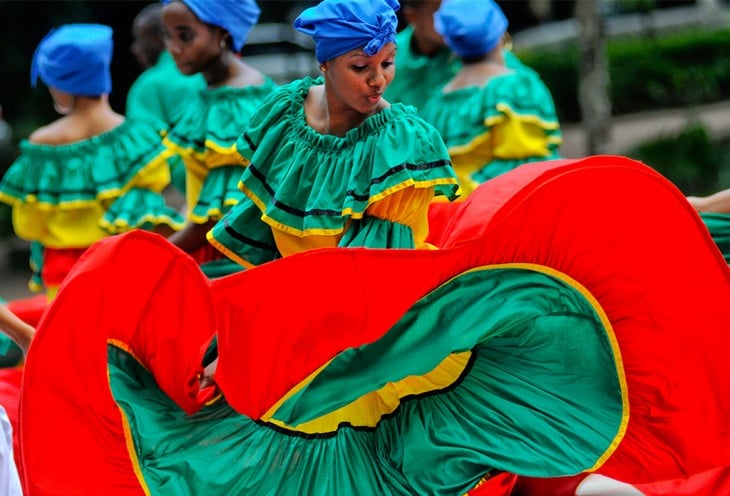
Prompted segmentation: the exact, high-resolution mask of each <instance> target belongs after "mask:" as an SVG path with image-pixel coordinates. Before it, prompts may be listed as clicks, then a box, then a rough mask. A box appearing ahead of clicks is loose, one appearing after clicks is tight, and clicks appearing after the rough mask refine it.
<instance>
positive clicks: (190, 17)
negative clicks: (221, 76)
mask: <svg viewBox="0 0 730 496" xmlns="http://www.w3.org/2000/svg"><path fill="white" fill-rule="evenodd" d="M162 23H163V27H164V31H165V46H166V47H167V50H168V51H169V52H170V54H171V55H172V57H173V58H174V59H175V64H177V67H178V69H180V72H182V73H183V74H187V75H190V74H197V73H199V72H203V71H205V70H206V69H207V68H208V67H210V66H211V65H212V64H213V63H214V62H216V61H217V60H218V59H220V57H221V55H222V53H224V52H225V51H226V50H227V49H226V48H225V46H223V47H221V40H223V39H224V37H225V35H226V33H225V31H223V30H222V29H220V28H219V27H217V26H211V25H209V24H206V23H204V22H201V21H199V20H198V18H197V17H196V16H195V14H193V12H192V11H191V10H190V9H189V8H188V7H187V6H186V5H185V4H184V3H182V2H171V3H169V4H167V5H165V7H163V9H162Z"/></svg>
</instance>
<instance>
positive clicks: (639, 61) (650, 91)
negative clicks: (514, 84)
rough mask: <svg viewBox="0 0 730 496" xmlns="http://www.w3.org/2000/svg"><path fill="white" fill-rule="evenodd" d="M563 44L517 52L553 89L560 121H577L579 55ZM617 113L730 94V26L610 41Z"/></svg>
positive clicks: (726, 96)
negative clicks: (727, 27) (561, 45)
mask: <svg viewBox="0 0 730 496" xmlns="http://www.w3.org/2000/svg"><path fill="white" fill-rule="evenodd" d="M577 53H578V52H577V49H576V46H575V44H574V43H573V44H571V45H569V46H567V47H564V48H562V49H560V50H550V51H547V50H545V51H529V52H524V53H518V56H519V57H520V58H521V59H522V61H523V62H524V63H525V64H527V65H528V66H530V67H532V68H533V69H535V70H536V71H537V72H538V73H539V74H540V76H541V77H542V78H543V81H545V84H547V86H548V88H550V91H551V92H552V94H553V99H554V100H555V106H556V108H557V112H558V117H559V118H560V119H561V121H562V122H565V123H568V122H578V121H579V120H580V107H579V105H578V83H577V79H578V55H577ZM607 53H608V59H609V71H610V80H611V100H612V104H613V115H621V114H627V113H633V112H639V111H643V110H655V109H661V108H677V107H685V106H688V105H697V104H703V103H710V102H716V101H719V100H724V99H728V98H730V30H725V31H706V30H695V31H691V32H686V33H679V34H673V35H662V36H660V37H634V38H628V39H622V40H613V41H611V42H609V43H608V45H607Z"/></svg>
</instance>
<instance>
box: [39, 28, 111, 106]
mask: <svg viewBox="0 0 730 496" xmlns="http://www.w3.org/2000/svg"><path fill="white" fill-rule="evenodd" d="M113 50H114V45H113V42H112V28H110V27H109V26H104V25H102V24H67V25H65V26H61V27H59V28H57V29H52V30H51V31H50V32H49V33H48V34H47V35H46V36H45V37H44V38H43V39H42V40H41V42H40V43H39V44H38V48H36V50H35V54H33V62H32V64H31V68H30V84H31V85H32V86H35V85H36V84H37V82H38V78H39V77H40V78H41V80H42V81H43V82H44V83H45V84H46V85H47V86H50V87H53V88H56V89H59V90H61V91H65V92H66V93H71V94H72V95H79V96H99V95H105V94H108V93H110V92H111V90H112V77H111V72H110V66H111V61H112V52H113Z"/></svg>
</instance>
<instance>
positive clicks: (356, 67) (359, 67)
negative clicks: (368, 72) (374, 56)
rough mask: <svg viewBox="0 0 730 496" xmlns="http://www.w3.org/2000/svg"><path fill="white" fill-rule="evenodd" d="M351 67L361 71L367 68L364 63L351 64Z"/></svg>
mask: <svg viewBox="0 0 730 496" xmlns="http://www.w3.org/2000/svg"><path fill="white" fill-rule="evenodd" d="M352 68H353V69H354V70H355V71H357V72H362V71H364V70H365V69H367V68H368V66H366V65H353V66H352Z"/></svg>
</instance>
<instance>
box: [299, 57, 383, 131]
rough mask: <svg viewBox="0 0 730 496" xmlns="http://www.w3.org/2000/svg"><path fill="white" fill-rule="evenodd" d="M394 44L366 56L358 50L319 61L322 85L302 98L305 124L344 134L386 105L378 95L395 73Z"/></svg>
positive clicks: (317, 128) (320, 129)
mask: <svg viewBox="0 0 730 496" xmlns="http://www.w3.org/2000/svg"><path fill="white" fill-rule="evenodd" d="M395 51H396V49H395V44H394V43H388V44H386V45H385V46H384V47H383V48H382V49H381V50H380V51H379V52H378V53H376V54H374V55H371V56H368V55H366V54H365V52H363V51H362V50H360V49H357V50H352V51H349V52H347V53H345V54H343V55H340V56H339V57H335V58H334V59H332V60H330V61H327V62H325V63H324V64H322V71H323V73H324V85H322V86H313V87H312V88H310V90H309V93H308V94H307V98H306V99H305V100H304V113H305V115H306V117H307V124H309V125H310V126H311V127H312V128H313V129H314V130H316V131H317V132H319V133H321V134H333V135H335V136H344V135H345V134H346V133H347V132H348V131H350V130H351V129H355V128H356V127H358V126H360V124H362V122H363V121H364V120H365V119H367V118H368V117H369V116H371V115H373V114H376V113H377V112H380V111H381V110H383V109H384V108H387V107H389V106H390V104H389V103H388V102H387V101H385V100H384V99H383V98H382V95H383V92H384V91H385V88H387V87H388V85H389V84H390V83H391V81H392V80H393V77H394V76H395V64H394V59H395Z"/></svg>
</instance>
